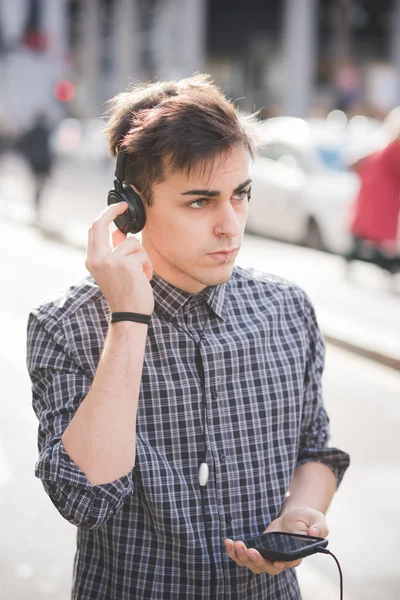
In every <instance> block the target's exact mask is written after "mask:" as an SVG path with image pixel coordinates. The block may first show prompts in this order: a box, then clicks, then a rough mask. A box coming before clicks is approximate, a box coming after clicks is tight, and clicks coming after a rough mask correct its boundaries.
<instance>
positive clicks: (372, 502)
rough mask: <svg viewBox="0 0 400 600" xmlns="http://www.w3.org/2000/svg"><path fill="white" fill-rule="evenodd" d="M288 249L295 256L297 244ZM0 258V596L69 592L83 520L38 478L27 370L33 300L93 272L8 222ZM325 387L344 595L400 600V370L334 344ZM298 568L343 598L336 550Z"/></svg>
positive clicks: (308, 591)
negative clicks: (341, 466)
mask: <svg viewBox="0 0 400 600" xmlns="http://www.w3.org/2000/svg"><path fill="white" fill-rule="evenodd" d="M254 244H256V245H255V246H254V247H253V252H254V256H256V253H258V252H257V244H258V250H259V251H260V252H261V251H262V246H263V244H264V242H263V241H262V240H258V241H257V240H256V241H254ZM288 248H289V247H288ZM287 252H289V253H290V252H292V256H291V260H292V262H293V264H295V263H296V260H298V258H297V257H298V254H297V249H296V248H295V247H293V248H291V249H290V248H289V249H288V250H287ZM0 256H1V262H0V278H1V282H2V285H1V290H2V294H1V297H0V306H1V314H2V335H1V338H0V356H1V359H2V360H1V362H0V374H1V378H2V382H3V386H2V389H3V394H2V402H1V404H0V417H1V420H0V488H1V493H0V507H1V512H2V515H3V519H2V526H1V532H2V544H1V550H0V566H1V575H0V598H1V599H2V600H14V599H15V600H28V599H29V600H39V599H42V598H48V599H49V600H67V599H68V598H69V589H70V581H71V574H72V561H73V554H74V544H75V528H74V527H73V526H71V525H69V524H68V523H67V522H66V521H64V520H63V519H62V517H61V516H59V514H58V513H57V511H56V509H55V508H54V507H53V505H52V504H51V502H50V500H49V499H48V498H47V496H46V495H45V492H44V490H43V488H42V486H41V483H40V482H39V481H38V480H36V479H35V478H34V476H33V468H34V464H35V461H36V457H37V448H36V429H37V422H36V418H35V416H34V414H33V411H32V409H31V397H30V382H29V378H28V374H27V372H26V368H25V339H26V335H25V330H26V321H27V316H28V312H29V311H30V309H31V308H32V307H33V306H35V305H36V304H37V303H39V302H41V301H42V300H44V299H45V298H46V297H47V296H49V295H52V294H53V293H54V292H55V291H57V290H58V289H61V288H63V287H66V286H67V285H68V284H69V283H73V282H75V281H76V280H77V279H78V278H80V277H81V276H84V275H85V273H86V270H85V267H84V253H83V252H82V251H80V250H73V249H71V248H68V247H67V246H65V245H61V244H58V243H56V242H54V241H51V240H45V239H43V238H42V237H41V236H40V235H39V234H38V233H37V232H36V231H35V230H33V229H29V228H26V227H17V226H15V225H12V224H9V223H6V222H4V221H3V222H1V221H0ZM324 384H325V398H326V406H327V409H328V412H329V415H330V418H331V425H332V441H331V443H332V445H337V446H338V447H340V448H343V449H345V450H346V451H348V452H349V453H350V455H351V460H352V463H351V467H350V469H349V471H348V473H347V474H346V475H345V478H344V481H343V484H342V486H341V488H340V490H339V492H338V494H337V497H336V498H334V501H333V503H332V506H331V508H330V510H329V512H328V517H327V518H328V525H329V527H330V536H329V540H330V541H329V548H330V549H331V551H332V552H333V553H334V554H335V555H336V556H337V558H338V559H339V561H340V563H341V565H342V568H343V574H344V589H345V598H346V600H397V599H398V598H399V597H400V575H399V568H398V556H399V551H400V544H399V541H398V529H399V517H398V504H399V502H398V497H399V491H400V445H399V443H398V424H399V422H400V402H399V400H400V372H399V371H396V370H393V369H390V368H389V367H387V366H384V365H380V364H377V363H375V362H373V361H371V360H369V359H366V358H363V357H360V356H356V355H354V354H352V353H349V352H348V351H345V350H341V349H339V348H336V347H333V346H331V345H328V346H327V362H326V371H325V375H324ZM298 574H299V578H300V582H301V586H302V590H303V595H304V600H331V599H335V598H337V599H339V578H338V572H337V567H336V565H335V563H334V561H333V559H332V558H331V557H329V556H326V555H319V556H316V557H310V558H307V559H306V560H305V561H303V564H302V565H301V567H300V568H299V569H298Z"/></svg>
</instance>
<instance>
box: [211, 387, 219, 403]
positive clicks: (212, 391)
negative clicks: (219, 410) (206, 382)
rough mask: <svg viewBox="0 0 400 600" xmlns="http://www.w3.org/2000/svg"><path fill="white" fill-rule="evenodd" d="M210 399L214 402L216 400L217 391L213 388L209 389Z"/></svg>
mask: <svg viewBox="0 0 400 600" xmlns="http://www.w3.org/2000/svg"><path fill="white" fill-rule="evenodd" d="M211 398H212V399H213V400H214V402H215V401H216V399H217V398H218V392H217V390H216V389H215V388H212V389H211Z"/></svg>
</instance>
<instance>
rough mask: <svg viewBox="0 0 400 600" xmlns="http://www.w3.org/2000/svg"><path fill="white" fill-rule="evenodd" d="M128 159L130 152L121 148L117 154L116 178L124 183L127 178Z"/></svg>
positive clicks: (123, 147)
mask: <svg viewBox="0 0 400 600" xmlns="http://www.w3.org/2000/svg"><path fill="white" fill-rule="evenodd" d="M127 159H128V152H127V150H126V148H125V146H120V147H119V150H118V154H117V162H116V165H115V177H116V178H117V179H118V180H119V181H120V182H121V183H123V182H124V181H125V177H126V161H127Z"/></svg>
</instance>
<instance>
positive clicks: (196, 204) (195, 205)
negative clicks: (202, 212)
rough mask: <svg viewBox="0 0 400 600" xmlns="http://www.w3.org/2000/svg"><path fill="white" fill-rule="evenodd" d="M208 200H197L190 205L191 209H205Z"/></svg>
mask: <svg viewBox="0 0 400 600" xmlns="http://www.w3.org/2000/svg"><path fill="white" fill-rule="evenodd" d="M207 202H208V200H207V199H206V198H201V199H200V200H195V201H194V202H191V203H190V205H189V206H190V207H191V208H196V209H198V208H203V206H205V205H206V204H207Z"/></svg>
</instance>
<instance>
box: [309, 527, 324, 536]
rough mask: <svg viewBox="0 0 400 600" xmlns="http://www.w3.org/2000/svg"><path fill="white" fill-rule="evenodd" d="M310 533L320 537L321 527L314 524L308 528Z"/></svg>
mask: <svg viewBox="0 0 400 600" xmlns="http://www.w3.org/2000/svg"><path fill="white" fill-rule="evenodd" d="M308 535H314V536H316V537H320V535H321V532H320V529H319V527H317V526H316V525H313V526H312V527H309V528H308Z"/></svg>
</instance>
